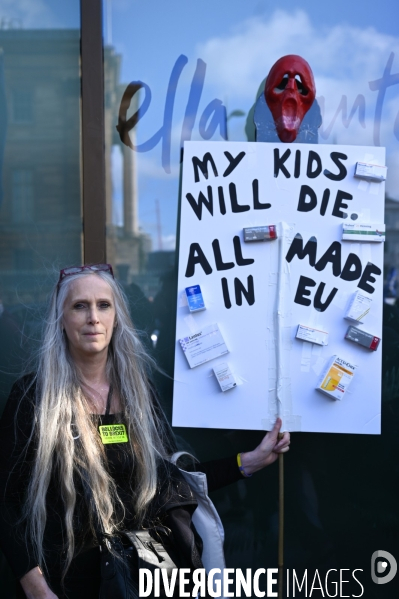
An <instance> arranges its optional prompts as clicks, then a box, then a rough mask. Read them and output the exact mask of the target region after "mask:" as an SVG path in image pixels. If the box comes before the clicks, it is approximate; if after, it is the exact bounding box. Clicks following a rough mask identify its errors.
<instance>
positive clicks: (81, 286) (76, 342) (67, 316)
mask: <svg viewBox="0 0 399 599" xmlns="http://www.w3.org/2000/svg"><path fill="white" fill-rule="evenodd" d="M62 324H63V327H64V329H65V334H66V336H67V337H68V341H69V350H70V352H71V356H72V358H78V359H85V358H91V357H93V356H94V355H100V354H105V355H106V354H107V351H108V345H109V343H110V341H111V337H112V333H113V331H114V325H115V302H114V295H113V293H112V289H111V287H110V286H109V285H108V283H107V282H106V281H104V280H103V279H102V278H101V277H99V276H98V275H95V274H89V275H85V276H81V277H79V278H77V279H75V280H74V281H72V283H71V284H70V287H69V291H68V295H67V297H66V300H65V304H64V315H63V319H62Z"/></svg>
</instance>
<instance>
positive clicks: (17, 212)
mask: <svg viewBox="0 0 399 599" xmlns="http://www.w3.org/2000/svg"><path fill="white" fill-rule="evenodd" d="M33 215H34V189H33V172H32V171H31V170H27V169H14V170H13V172H12V221H13V222H14V223H16V224H18V223H29V222H31V220H32V218H33Z"/></svg>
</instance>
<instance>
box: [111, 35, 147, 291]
mask: <svg viewBox="0 0 399 599" xmlns="http://www.w3.org/2000/svg"><path fill="white" fill-rule="evenodd" d="M121 59H122V57H121V56H120V55H119V54H117V53H116V52H115V50H114V48H113V47H112V46H106V47H105V49H104V98H105V100H104V102H105V106H104V108H105V115H104V117H105V118H104V120H105V160H106V165H105V168H106V209H107V260H108V262H110V263H111V264H113V265H114V266H115V268H116V272H117V275H118V278H119V279H120V281H121V282H122V283H124V284H130V283H132V282H133V281H135V282H139V284H142V281H141V279H143V277H144V278H145V276H144V272H145V271H146V267H147V262H148V254H149V253H150V252H151V249H152V241H151V237H150V235H148V234H147V233H145V232H144V231H143V230H142V229H141V228H140V226H139V218H138V190H137V167H136V153H135V152H134V151H133V150H132V149H131V148H129V147H128V146H126V145H124V144H123V143H122V142H121V140H120V137H119V133H118V132H117V130H116V124H117V119H118V112H119V106H120V101H121V98H122V95H123V93H124V91H125V89H126V84H121V83H119V79H120V65H121ZM138 96H139V93H136V94H135V95H134V96H133V98H132V102H131V106H130V111H129V114H133V113H134V112H136V110H137V109H138ZM130 137H131V139H132V141H133V144H134V143H135V142H134V137H135V130H134V129H133V130H132V131H131V132H130ZM115 149H116V150H117V151H119V152H120V155H119V157H118V158H119V166H120V168H119V170H118V171H117V169H115V164H114V162H113V160H112V157H113V156H115V154H114V152H113V150H115ZM118 177H119V178H120V179H121V180H120V181H117V180H116V179H117V178H118ZM116 187H118V188H119V189H120V191H121V193H120V197H118V196H117V194H116V193H115V188H116ZM116 202H118V206H115V203H116ZM146 291H147V290H146Z"/></svg>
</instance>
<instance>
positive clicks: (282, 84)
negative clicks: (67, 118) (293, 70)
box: [274, 73, 289, 92]
mask: <svg viewBox="0 0 399 599" xmlns="http://www.w3.org/2000/svg"><path fill="white" fill-rule="evenodd" d="M288 79H289V76H288V73H286V74H285V75H284V77H283V78H282V80H281V81H280V83H279V84H278V85H276V87H275V88H274V89H275V91H279V92H281V91H283V90H284V89H285V88H286V87H287V83H288Z"/></svg>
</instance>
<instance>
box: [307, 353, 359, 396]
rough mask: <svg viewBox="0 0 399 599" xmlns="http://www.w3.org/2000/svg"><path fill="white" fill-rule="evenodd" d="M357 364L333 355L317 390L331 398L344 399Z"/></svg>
mask: <svg viewBox="0 0 399 599" xmlns="http://www.w3.org/2000/svg"><path fill="white" fill-rule="evenodd" d="M355 370H356V366H355V365H354V364H351V363H350V362H347V361H346V360H343V359H342V358H340V357H339V356H333V357H332V358H331V360H330V361H329V362H328V363H327V368H326V369H325V370H324V372H323V376H322V377H321V380H320V383H319V385H318V387H316V389H317V391H321V393H325V394H326V395H328V396H329V397H331V399H342V398H343V396H344V394H345V392H346V391H347V389H348V387H349V385H350V384H351V382H352V381H353V376H354V373H355Z"/></svg>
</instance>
